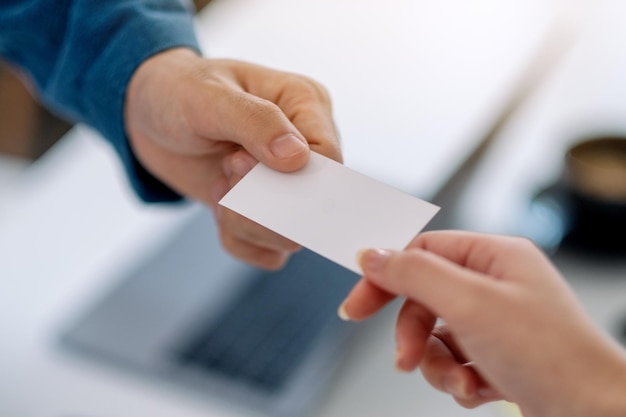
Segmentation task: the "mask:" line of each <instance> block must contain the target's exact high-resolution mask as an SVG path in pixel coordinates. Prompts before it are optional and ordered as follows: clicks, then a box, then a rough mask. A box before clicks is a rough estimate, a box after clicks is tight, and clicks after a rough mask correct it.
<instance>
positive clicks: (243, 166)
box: [231, 157, 255, 177]
mask: <svg viewBox="0 0 626 417" xmlns="http://www.w3.org/2000/svg"><path fill="white" fill-rule="evenodd" d="M231 165H232V172H233V173H234V174H235V175H238V176H240V177H243V176H245V175H246V174H247V173H248V172H250V170H251V169H252V168H254V165H255V163H253V162H252V161H250V160H248V158H243V157H239V158H233V160H232V161H231Z"/></svg>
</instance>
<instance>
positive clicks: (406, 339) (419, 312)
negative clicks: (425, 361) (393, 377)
mask: <svg viewBox="0 0 626 417" xmlns="http://www.w3.org/2000/svg"><path fill="white" fill-rule="evenodd" d="M435 321H436V317H435V316H434V315H433V314H432V313H431V312H430V311H429V310H428V309H426V308H425V307H424V306H422V305H421V304H419V303H416V302H414V301H412V300H406V301H405V302H404V303H403V304H402V307H401V308H400V312H399V313H398V319H397V320H396V368H397V369H398V370H401V371H406V372H408V371H412V370H414V369H415V368H416V367H417V366H418V365H419V363H420V361H421V359H422V356H423V355H424V349H425V345H426V341H427V340H428V337H429V336H430V333H431V331H432V329H433V327H434V326H435Z"/></svg>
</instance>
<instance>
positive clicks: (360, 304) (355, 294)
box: [337, 279, 396, 321]
mask: <svg viewBox="0 0 626 417" xmlns="http://www.w3.org/2000/svg"><path fill="white" fill-rule="evenodd" d="M394 298H396V296H395V295H393V294H390V293H388V292H386V291H383V290H381V289H380V288H378V287H376V286H375V285H373V284H372V283H371V282H370V281H368V280H366V279H360V280H359V281H358V282H357V283H356V285H355V286H354V287H352V290H351V291H350V293H349V294H348V296H347V297H346V298H345V300H344V301H343V303H341V305H340V306H339V309H338V312H337V314H338V315H339V317H341V318H342V319H344V320H355V321H359V320H365V319H367V318H368V317H370V316H372V315H374V314H376V312H378V311H379V310H381V309H382V308H383V307H385V306H386V305H387V304H388V303H389V302H390V301H391V300H393V299H394Z"/></svg>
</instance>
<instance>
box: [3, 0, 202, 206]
mask: <svg viewBox="0 0 626 417" xmlns="http://www.w3.org/2000/svg"><path fill="white" fill-rule="evenodd" d="M174 47H189V48H192V49H194V50H196V51H199V46H198V42H197V39H196V36H195V32H194V26H193V11H192V10H190V8H189V5H188V4H187V3H186V2H183V1H181V0H115V1H108V0H105V1H100V0H3V1H2V2H0V56H1V57H2V58H3V59H5V60H7V61H8V62H10V63H12V64H14V65H15V66H17V67H19V68H21V69H22V70H23V71H24V72H25V73H26V74H28V75H29V78H31V79H32V81H33V82H34V85H35V87H36V93H37V94H39V99H40V101H41V102H42V103H43V104H44V105H45V106H47V107H48V108H50V109H51V110H52V111H54V112H55V113H57V114H59V115H60V116H61V117H64V118H66V119H68V120H70V121H74V122H84V123H86V124H88V125H90V126H92V127H94V128H95V129H97V130H98V131H99V132H100V133H101V134H102V135H103V136H104V137H105V138H106V139H107V140H108V141H110V142H111V144H112V145H113V147H114V148H115V150H116V151H117V154H118V155H119V157H120V159H121V161H122V163H123V165H124V167H125V169H126V172H127V173H128V178H129V180H130V183H131V185H132V187H133V188H134V190H135V191H136V193H137V195H138V196H139V197H140V198H141V199H142V200H144V201H146V202H165V201H178V200H180V199H181V196H180V195H178V194H177V193H176V192H174V191H173V190H171V189H170V188H168V187H167V186H166V185H164V184H162V183H161V182H160V181H159V180H158V179H156V178H155V177H153V176H152V175H151V174H150V173H148V172H147V171H146V170H145V169H144V168H143V167H142V166H141V164H140V163H139V162H138V161H137V159H136V158H135V156H134V155H133V152H132V150H131V148H130V145H129V141H128V137H127V134H126V131H125V128H124V116H123V115H124V96H125V93H126V87H127V85H128V82H129V80H130V78H131V76H132V74H133V72H134V71H135V70H136V69H137V67H138V66H139V65H140V64H141V63H142V62H143V61H144V60H146V59H147V58H149V57H150V56H152V55H154V54H156V53H158V52H161V51H164V50H166V49H170V48H174Z"/></svg>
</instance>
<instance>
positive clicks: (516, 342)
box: [340, 231, 626, 417]
mask: <svg viewBox="0 0 626 417" xmlns="http://www.w3.org/2000/svg"><path fill="white" fill-rule="evenodd" d="M360 265H361V267H362V268H363V272H364V277H363V278H362V280H361V281H359V283H358V284H357V285H356V286H355V287H354V289H353V290H352V292H351V293H350V294H349V295H348V297H347V299H346V300H345V301H344V303H343V304H342V306H341V307H340V315H341V316H343V317H349V318H352V319H354V320H361V319H364V318H367V317H369V316H370V315H372V314H374V313H375V312H376V311H378V310H380V309H381V308H383V306H384V305H385V304H387V303H388V302H389V301H390V300H391V299H393V298H394V297H395V296H401V297H405V298H406V300H405V302H404V304H403V306H402V307H401V310H400V312H399V314H398V318H397V323H396V335H397V364H396V365H397V366H398V368H400V369H402V370H406V371H409V370H412V369H414V368H416V367H417V366H418V365H419V366H421V370H422V373H423V375H424V377H425V378H426V379H427V380H428V381H429V383H430V384H431V385H432V386H434V387H435V388H437V389H439V390H442V391H444V392H448V393H451V394H452V395H453V396H454V398H455V399H456V401H457V402H458V403H460V404H461V405H463V406H465V407H468V408H470V407H476V406H478V405H480V404H483V403H485V402H488V401H494V400H498V399H507V400H509V401H513V402H515V403H517V404H518V405H519V406H520V409H521V410H522V412H523V413H524V415H525V416H527V417H540V416H551V417H552V416H555V417H556V416H567V417H576V416H592V415H593V416H618V415H626V397H625V396H624V395H623V393H624V392H626V358H625V356H624V352H623V351H622V350H621V349H620V348H619V346H617V344H616V343H614V341H613V340H611V339H610V338H609V337H608V336H607V335H606V334H604V333H603V332H601V331H600V330H599V329H598V328H597V327H596V326H595V325H594V324H593V323H592V322H591V321H590V319H589V317H588V316H587V315H586V313H585V312H584V311H583V309H582V308H581V306H580V304H579V303H578V301H577V300H576V298H575V296H574V294H573V293H572V291H571V290H570V289H569V287H568V286H567V284H566V283H565V281H564V280H563V279H562V277H561V276H560V274H559V273H558V272H557V271H556V270H555V268H554V267H553V265H552V264H551V263H550V261H549V260H548V259H547V258H546V257H545V256H544V255H543V254H542V253H541V251H540V250H539V249H538V248H537V247H535V246H534V245H533V244H532V243H531V242H530V241H528V240H526V239H522V238H515V237H504V236H490V235H481V234H475V233H470V232H460V231H457V232H455V231H438V232H427V233H423V234H420V235H418V236H417V237H416V238H415V239H414V241H413V242H412V243H411V244H410V245H409V247H408V248H407V249H406V250H405V251H402V252H393V251H386V250H372V249H370V250H366V251H364V252H362V254H361V256H360ZM437 319H441V320H442V322H443V323H444V324H443V325H440V326H437V327H435V324H436V320H437Z"/></svg>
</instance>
